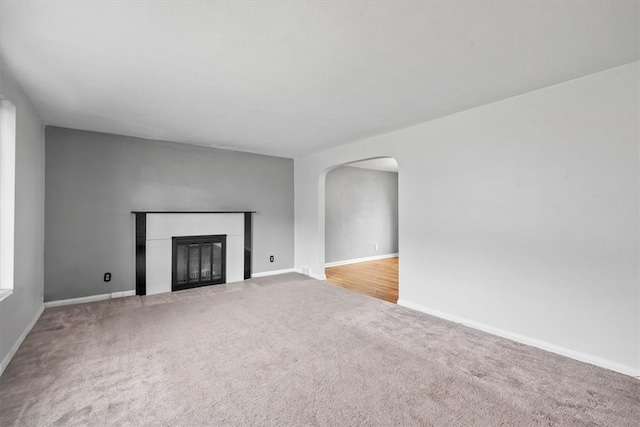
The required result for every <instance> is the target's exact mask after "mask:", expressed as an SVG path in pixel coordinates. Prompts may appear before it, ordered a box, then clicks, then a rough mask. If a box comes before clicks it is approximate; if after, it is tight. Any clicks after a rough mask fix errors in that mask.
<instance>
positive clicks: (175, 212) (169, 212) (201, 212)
mask: <svg viewBox="0 0 640 427" xmlns="http://www.w3.org/2000/svg"><path fill="white" fill-rule="evenodd" d="M131 213H132V214H240V213H257V211H131Z"/></svg>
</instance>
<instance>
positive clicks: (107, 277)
mask: <svg viewBox="0 0 640 427" xmlns="http://www.w3.org/2000/svg"><path fill="white" fill-rule="evenodd" d="M104 281H105V282H110V281H111V273H104Z"/></svg>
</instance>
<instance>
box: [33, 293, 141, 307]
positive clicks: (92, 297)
mask: <svg viewBox="0 0 640 427" xmlns="http://www.w3.org/2000/svg"><path fill="white" fill-rule="evenodd" d="M135 294H136V291H118V292H112V293H110V294H100V295H90V296H88V297H80V298H71V299H61V300H57V301H47V302H45V303H44V306H45V307H46V308H49V307H60V306H63V305H72V304H83V303H85V302H95V301H104V300H107V299H111V298H122V297H129V296H134V295H135Z"/></svg>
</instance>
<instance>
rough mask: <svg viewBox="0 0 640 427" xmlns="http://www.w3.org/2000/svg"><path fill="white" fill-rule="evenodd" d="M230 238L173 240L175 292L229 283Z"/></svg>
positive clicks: (178, 238)
mask: <svg viewBox="0 0 640 427" xmlns="http://www.w3.org/2000/svg"><path fill="white" fill-rule="evenodd" d="M226 240H227V236H226V235H212V236H184V237H173V238H172V242H173V251H172V257H173V263H172V282H171V290H172V291H179V290H182V289H189V288H196V287H198V286H207V285H217V284H220V283H225V282H226V277H225V265H226V262H225V258H226V247H225V245H226Z"/></svg>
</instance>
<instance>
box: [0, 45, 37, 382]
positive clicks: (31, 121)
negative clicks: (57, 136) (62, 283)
mask: <svg viewBox="0 0 640 427" xmlns="http://www.w3.org/2000/svg"><path fill="white" fill-rule="evenodd" d="M0 93H1V94H2V95H3V96H4V97H5V98H7V99H8V100H9V101H11V102H12V103H13V104H14V105H15V106H16V175H15V178H16V181H15V184H16V188H15V194H16V197H15V229H14V231H15V241H14V289H13V294H12V295H10V296H9V297H7V298H6V299H4V300H2V301H0V373H2V371H3V370H4V368H6V364H7V363H8V362H9V361H10V360H11V357H12V356H13V353H14V352H15V351H16V350H17V348H18V346H19V344H20V342H21V341H22V339H24V336H25V335H26V332H28V330H29V329H30V328H31V326H32V325H33V323H34V322H35V320H36V319H37V318H38V316H39V315H40V313H41V312H42V308H43V305H42V296H43V293H44V290H43V286H44V285H43V284H44V279H43V270H44V151H45V150H44V126H43V124H42V121H41V120H40V116H39V115H38V112H37V111H36V109H35V108H34V107H33V105H32V104H31V101H30V100H29V98H28V97H27V96H26V94H25V93H24V92H23V90H22V88H21V87H20V84H19V83H18V81H17V80H16V79H15V77H14V76H13V75H12V74H11V72H10V71H9V70H8V69H7V68H6V66H5V65H4V63H3V61H2V59H1V58H0Z"/></svg>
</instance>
